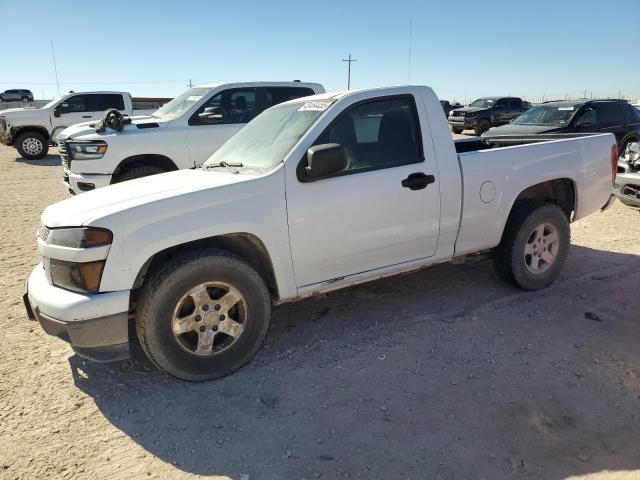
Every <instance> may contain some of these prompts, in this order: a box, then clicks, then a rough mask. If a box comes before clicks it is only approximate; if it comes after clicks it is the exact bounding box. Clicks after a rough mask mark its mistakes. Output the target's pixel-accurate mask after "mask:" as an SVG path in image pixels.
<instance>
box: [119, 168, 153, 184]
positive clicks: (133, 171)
mask: <svg viewBox="0 0 640 480" xmlns="http://www.w3.org/2000/svg"><path fill="white" fill-rule="evenodd" d="M164 172H165V171H164V170H163V169H161V168H159V167H154V166H152V165H138V166H137V167H133V168H130V169H129V170H126V171H125V172H124V173H123V174H122V175H119V176H118V178H117V180H116V181H115V182H113V183H120V182H126V181H127V180H134V179H136V178H142V177H149V176H151V175H157V174H158V173H164Z"/></svg>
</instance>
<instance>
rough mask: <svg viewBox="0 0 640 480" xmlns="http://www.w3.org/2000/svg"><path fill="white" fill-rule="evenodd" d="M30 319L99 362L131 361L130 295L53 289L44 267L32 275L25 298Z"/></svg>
mask: <svg viewBox="0 0 640 480" xmlns="http://www.w3.org/2000/svg"><path fill="white" fill-rule="evenodd" d="M24 302H25V307H26V308H27V314H28V315H29V318H32V319H34V320H37V321H38V322H39V323H40V325H41V326H42V329H43V330H44V331H45V332H47V333H48V334H49V335H53V336H56V337H58V338H60V339H62V340H64V341H65V342H68V343H70V344H71V347H72V348H73V350H74V351H75V352H76V353H77V354H78V355H80V356H82V357H84V358H87V359H89V360H93V361H96V362H113V361H117V360H124V359H127V358H129V315H128V310H129V291H128V290H122V291H116V292H107V293H96V294H82V293H77V292H72V291H70V290H66V289H64V288H60V287H56V286H55V285H51V284H50V283H49V282H48V280H47V278H46V275H45V272H44V268H43V267H42V263H40V264H38V265H37V266H36V268H35V269H34V270H33V272H31V275H30V276H29V280H28V281H27V286H26V291H25V294H24Z"/></svg>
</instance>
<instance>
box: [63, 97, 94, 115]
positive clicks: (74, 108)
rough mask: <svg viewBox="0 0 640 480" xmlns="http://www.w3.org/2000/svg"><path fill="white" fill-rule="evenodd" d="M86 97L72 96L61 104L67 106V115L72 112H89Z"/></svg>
mask: <svg viewBox="0 0 640 480" xmlns="http://www.w3.org/2000/svg"><path fill="white" fill-rule="evenodd" d="M87 100H88V99H87V95H74V96H73V97H69V98H67V99H66V100H65V101H64V102H63V103H66V104H68V105H69V113H73V112H90V111H91V110H90V109H89V102H88V101H87Z"/></svg>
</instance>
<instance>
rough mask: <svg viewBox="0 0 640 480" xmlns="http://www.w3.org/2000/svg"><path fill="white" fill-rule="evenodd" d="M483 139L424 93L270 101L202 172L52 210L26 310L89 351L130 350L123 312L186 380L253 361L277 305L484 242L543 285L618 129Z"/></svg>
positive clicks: (522, 280)
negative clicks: (541, 138) (454, 134)
mask: <svg viewBox="0 0 640 480" xmlns="http://www.w3.org/2000/svg"><path fill="white" fill-rule="evenodd" d="M480 145H481V142H477V143H474V142H463V143H461V144H459V145H456V144H454V142H453V140H452V139H451V134H450V133H449V128H448V125H447V120H446V118H445V116H444V114H443V112H442V108H441V106H440V104H439V102H438V99H437V97H436V96H435V94H434V93H433V91H432V90H431V89H430V88H428V87H421V86H405V87H392V88H382V89H372V90H362V91H349V92H341V93H327V94H324V95H317V96H313V97H307V98H301V99H297V100H293V101H289V102H286V103H283V104H280V105H277V106H275V107H272V108H270V109H268V110H266V111H265V112H263V113H262V114H261V115H259V116H258V117H257V118H255V119H254V120H253V121H252V122H251V123H249V124H248V125H247V126H246V127H245V128H244V129H242V130H240V132H238V133H237V134H236V135H234V136H233V137H232V138H231V139H230V140H229V141H228V142H226V143H225V144H224V145H223V146H222V147H221V148H220V149H218V150H217V151H216V152H215V153H214V154H213V155H212V156H211V157H210V158H209V159H208V160H207V161H206V162H205V163H204V164H203V166H202V167H201V168H198V169H188V170H180V171H176V172H169V173H165V174H162V175H155V176H153V177H149V178H143V179H137V180H133V181H130V182H125V183H120V184H117V185H112V186H109V187H107V188H102V189H99V190H95V191H93V192H89V193H87V194H86V195H81V196H78V197H72V198H69V199H67V200H64V201H62V202H59V203H56V204H54V205H51V206H49V207H48V208H47V209H46V210H45V211H44V213H43V214H42V225H41V226H40V228H39V231H38V237H37V243H38V249H39V251H40V253H41V254H42V256H43V257H44V258H43V260H42V262H41V263H40V264H39V265H38V266H37V267H36V268H35V269H34V270H33V273H32V274H31V276H30V277H29V280H28V283H27V291H26V293H25V304H26V307H27V311H28V313H29V316H30V317H31V318H36V319H37V320H38V321H39V322H40V324H41V325H42V327H43V328H44V330H45V331H47V332H48V333H50V334H53V335H56V336H58V337H60V338H63V339H65V340H66V341H68V342H70V343H71V345H72V347H73V349H74V350H75V351H76V352H77V353H78V354H80V355H82V356H85V357H86V358H89V359H93V360H96V361H109V360H116V359H121V358H125V357H126V356H127V355H128V352H129V343H128V342H129V340H130V338H129V322H130V321H133V322H135V328H136V330H137V337H138V339H139V341H140V343H141V345H142V347H143V349H144V351H145V352H146V353H147V355H148V357H149V358H150V359H151V361H152V362H153V363H154V364H155V365H157V366H158V367H159V368H160V369H162V370H163V371H165V372H167V373H169V374H170V375H173V376H175V377H178V378H181V379H185V380H194V381H197V380H206V379H211V378H216V377H220V376H222V375H226V374H228V373H230V372H233V371H234V370H236V369H238V368H240V367H241V366H242V365H243V364H244V363H245V362H247V361H248V360H249V359H250V358H251V357H252V356H253V355H254V353H255V352H256V351H257V350H258V348H259V346H260V344H261V342H262V341H263V339H264V337H265V335H266V333H267V330H268V328H269V322H270V316H271V308H272V306H273V305H277V304H280V303H282V302H289V301H293V300H298V299H301V298H304V297H307V296H309V295H312V294H316V293H319V292H326V291H329V290H335V289H339V288H343V287H347V286H350V285H354V284H357V283H361V282H366V281H369V280H374V279H377V278H380V277H384V276H387V275H392V274H396V273H400V272H407V271H410V270H414V269H418V268H421V267H425V266H428V265H433V264H436V263H441V262H446V261H450V260H452V259H456V260H459V259H462V258H464V257H465V256H467V255H471V254H472V255H474V256H476V254H477V253H478V252H486V253H490V254H492V256H493V261H494V263H495V267H496V270H497V272H498V274H499V275H500V276H501V277H503V278H504V279H506V280H508V281H510V282H513V283H515V284H516V285H518V286H520V287H521V288H524V289H530V290H535V289H539V288H543V287H545V286H547V285H549V284H550V283H551V282H553V281H554V280H555V279H556V277H557V276H558V274H559V272H560V269H561V268H562V265H563V263H564V261H565V258H566V256H567V253H568V249H569V222H570V221H571V220H576V219H579V218H582V217H584V216H585V215H589V214H591V213H593V212H596V211H598V210H600V209H601V208H604V207H605V206H607V205H608V204H609V202H610V199H611V192H612V182H613V179H614V177H615V173H616V163H617V149H616V141H615V138H614V137H613V135H610V134H603V135H594V136H590V137H583V138H577V139H565V140H559V141H551V142H544V143H538V144H531V145H524V146H516V147H507V148H497V149H494V150H480V151H473V148H476V147H477V146H478V147H479V146H480ZM456 147H458V149H459V150H469V151H466V152H465V153H457V152H456ZM399 281H400V282H401V280H399ZM426 294H428V292H425V295H426Z"/></svg>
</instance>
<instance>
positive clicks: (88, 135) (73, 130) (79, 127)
mask: <svg viewBox="0 0 640 480" xmlns="http://www.w3.org/2000/svg"><path fill="white" fill-rule="evenodd" d="M96 122H97V120H92V121H91V122H83V123H77V124H75V125H72V126H70V127H67V128H65V129H64V130H63V131H62V132H60V134H59V137H64V138H65V139H68V138H70V139H72V140H78V139H80V140H91V139H93V138H103V137H105V136H110V137H112V136H115V135H122V134H132V133H143V132H144V131H145V130H147V129H149V130H151V131H154V130H155V129H156V128H162V127H165V126H166V125H167V123H168V122H167V121H166V120H161V119H159V118H154V117H148V116H144V117H131V123H130V124H129V125H125V127H124V129H123V130H122V132H117V131H115V130H111V129H110V128H107V129H106V130H105V131H104V132H102V133H96V129H95V125H96Z"/></svg>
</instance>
